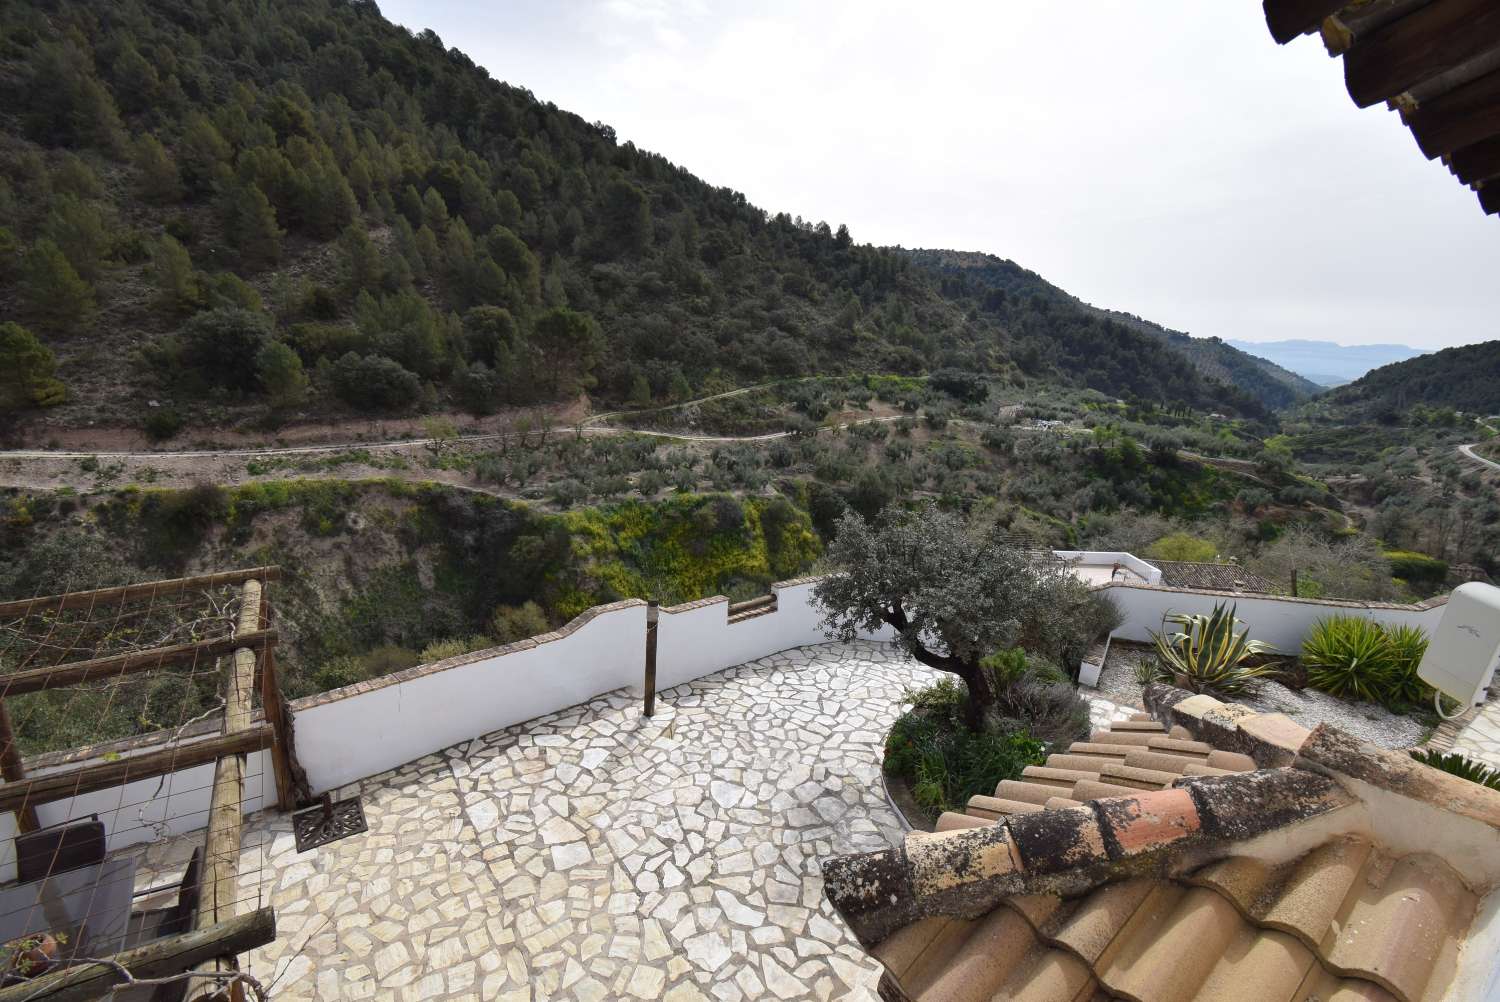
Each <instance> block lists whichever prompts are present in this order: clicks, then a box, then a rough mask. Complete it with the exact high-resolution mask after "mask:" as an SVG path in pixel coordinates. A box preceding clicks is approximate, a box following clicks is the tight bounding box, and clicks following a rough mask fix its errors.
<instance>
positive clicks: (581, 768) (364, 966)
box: [136, 643, 1131, 1002]
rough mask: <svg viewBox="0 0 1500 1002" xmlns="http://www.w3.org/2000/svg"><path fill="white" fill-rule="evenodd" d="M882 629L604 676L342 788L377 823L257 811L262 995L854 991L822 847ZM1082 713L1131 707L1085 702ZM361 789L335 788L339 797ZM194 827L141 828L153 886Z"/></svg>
mask: <svg viewBox="0 0 1500 1002" xmlns="http://www.w3.org/2000/svg"><path fill="white" fill-rule="evenodd" d="M935 677H937V673H936V672H933V671H930V670H929V669H926V668H923V667H921V666H919V665H917V664H916V663H915V662H913V661H911V660H909V659H907V658H906V657H904V656H903V655H901V654H899V653H897V652H896V651H894V650H893V649H892V648H890V647H889V646H887V645H883V644H875V643H856V644H851V645H842V644H823V645H818V646H814V647H805V648H798V649H795V650H790V651H785V652H783V653H781V654H776V655H772V656H770V657H767V658H762V659H761V660H759V661H755V662H751V663H750V664H746V665H741V666H739V667H737V668H732V669H728V670H726V671H723V672H719V673H716V674H714V675H710V676H708V677H706V678H703V679H700V680H698V681H695V682H692V683H689V684H687V685H683V686H679V687H677V688H675V689H671V690H667V691H665V692H663V693H661V694H660V697H659V699H658V702H657V713H656V716H655V717H654V718H652V719H649V720H648V719H645V718H644V717H643V716H642V715H641V712H640V706H639V701H638V699H636V698H632V697H631V696H630V694H628V693H626V692H616V693H610V694H608V695H605V696H602V697H599V698H597V699H594V700H591V701H590V702H588V703H586V704H583V705H580V706H576V707H572V708H570V709H567V710H564V711H561V712H558V713H554V714H550V715H548V716H545V717H541V718H539V719H537V720H533V721H529V722H527V723H525V724H522V725H519V726H517V727H512V728H508V729H506V730H503V731H499V732H496V733H494V734H490V735H487V736H484V737H481V738H478V739H475V740H473V741H471V742H469V743H467V744H465V745H461V746H457V747H454V748H449V749H447V750H445V751H443V752H440V753H437V754H434V755H429V756H427V757H426V758H423V759H420V760H418V761H417V762H414V763H411V764H410V765H407V766H404V767H402V768H400V769H396V770H394V771H391V772H387V773H382V774H380V775H377V776H373V777H370V778H369V779H366V780H364V781H362V782H361V783H359V784H358V789H357V792H359V793H360V794H361V795H362V796H363V798H364V809H365V814H366V816H367V818H368V821H369V829H370V830H369V832H368V833H366V834H364V835H357V836H353V837H351V838H348V839H345V840H343V841H340V842H336V843H333V844H332V845H328V846H325V847H323V848H321V849H317V850H314V851H311V852H308V853H304V854H300V855H299V854H298V853H296V851H295V847H294V846H293V841H292V836H291V831H290V822H289V820H288V818H287V817H285V816H281V815H277V814H276V813H274V812H266V813H264V814H260V815H256V816H255V817H253V818H251V819H249V821H248V822H247V828H246V833H245V845H246V847H247V849H246V853H245V857H244V862H243V864H242V869H243V870H244V871H245V875H244V876H243V877H242V883H243V884H244V891H245V896H246V902H247V903H246V907H249V906H250V905H251V904H253V903H254V899H255V898H256V897H257V895H263V896H264V897H265V898H266V899H269V900H270V902H271V903H273V904H274V905H275V906H276V911H277V926H278V938H277V941H276V942H275V943H274V944H272V945H271V946H270V947H268V948H266V949H263V950H258V951H255V952H254V953H253V954H252V955H251V957H250V961H249V971H250V973H252V974H254V975H255V976H257V977H258V978H260V979H261V980H262V981H263V982H264V983H267V984H268V985H271V986H273V987H272V994H273V996H274V997H275V998H277V999H311V998H316V999H324V1000H328V999H351V1000H357V999H423V1000H428V999H432V1000H456V999H484V1000H487V1002H490V1000H500V1002H513V1000H525V1002H544V1000H557V999H578V1000H584V1002H597V1000H603V999H633V998H638V999H665V1000H669V1002H691V1000H708V999H717V1000H721V1002H739V1000H741V999H745V1000H753V999H781V1000H793V999H797V1000H801V999H815V1000H819V1002H827V1000H829V999H858V1000H866V1002H874V1000H875V999H876V995H875V983H876V980H877V979H878V976H879V971H878V968H877V967H876V966H875V965H874V963H873V962H872V961H871V960H869V959H868V958H867V957H866V956H865V954H864V953H863V951H862V950H860V949H859V947H858V945H857V944H856V942H855V941H854V939H853V937H852V936H851V935H850V934H849V933H848V932H847V930H846V929H845V928H844V926H843V924H842V923H841V922H839V921H838V920H837V918H836V917H835V916H834V915H833V914H832V911H831V910H830V908H829V907H828V905H827V903H826V902H825V901H824V899H823V893H822V878H821V876H820V870H819V860H820V859H822V858H825V857H827V856H830V855H834V854H838V853H847V852H857V851H864V850H870V849H878V848H882V847H884V846H886V845H888V844H891V843H893V842H895V841H897V840H899V839H900V837H901V834H902V829H901V825H900V821H899V819H898V818H897V816H896V814H895V812H894V811H892V810H891V808H890V807H889V805H888V803H887V801H886V799H885V794H884V787H883V785H882V782H881V778H880V758H881V747H882V744H883V742H884V736H885V731H886V729H887V728H888V727H889V725H890V723H891V721H893V720H894V719H895V717H896V716H897V714H898V713H899V712H900V709H901V697H902V693H903V692H904V691H905V690H906V689H907V688H908V687H911V686H917V685H925V684H927V683H929V682H931V681H932V680H933V679H934V678H935ZM1092 702H1093V707H1092V714H1091V715H1092V716H1093V718H1094V722H1095V724H1096V725H1101V724H1103V723H1104V722H1105V721H1107V720H1109V719H1119V718H1122V717H1124V716H1127V715H1128V714H1129V712H1131V711H1129V710H1127V709H1122V708H1120V707H1116V706H1114V705H1113V704H1111V703H1108V702H1106V701H1103V700H1093V701H1092ZM353 792H355V788H350V789H348V790H345V791H340V794H339V795H340V796H343V795H348V794H350V793H353ZM200 841H201V839H198V840H195V838H194V837H191V836H190V837H186V838H183V839H177V840H174V841H171V842H164V843H158V844H155V845H152V846H150V847H142V848H140V849H138V850H136V852H137V853H138V854H139V855H141V856H142V857H143V858H142V867H141V875H140V878H139V880H140V882H141V884H142V885H143V886H146V885H151V884H155V883H160V882H161V879H162V875H163V874H169V873H171V871H172V870H173V869H174V868H175V870H176V874H174V875H180V867H181V865H182V861H183V860H185V858H186V856H187V853H189V852H191V849H192V846H193V845H194V844H199V842H200Z"/></svg>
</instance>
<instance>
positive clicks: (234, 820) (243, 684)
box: [191, 579, 261, 1002]
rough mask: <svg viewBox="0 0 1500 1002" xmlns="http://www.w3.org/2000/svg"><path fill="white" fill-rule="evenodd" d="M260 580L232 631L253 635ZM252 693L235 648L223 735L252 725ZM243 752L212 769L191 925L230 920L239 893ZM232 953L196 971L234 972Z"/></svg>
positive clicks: (207, 989) (246, 595)
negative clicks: (200, 879) (199, 885)
mask: <svg viewBox="0 0 1500 1002" xmlns="http://www.w3.org/2000/svg"><path fill="white" fill-rule="evenodd" d="M260 596H261V587H260V582H259V581H256V580H253V579H252V580H249V581H246V582H245V584H244V587H243V588H242V589H241V592H240V613H239V621H238V624H237V626H236V629H235V633H236V635H244V634H248V633H254V632H255V631H256V629H257V628H258V627H259V626H260V614H261V608H260ZM254 692H255V652H254V651H253V650H251V649H250V648H248V647H242V648H239V649H238V650H236V651H235V652H234V661H233V664H232V665H231V666H230V670H229V677H228V680H227V682H226V691H225V694H224V735H225V736H226V737H228V736H230V735H233V734H237V733H239V732H240V731H247V730H250V728H251V711H252V702H253V696H254ZM246 761H247V758H246V756H245V755H243V754H238V755H226V756H224V757H223V758H221V759H219V762H218V765H216V766H215V767H214V788H213V796H212V799H211V800H210V801H209V809H208V837H207V839H206V841H205V843H204V847H203V884H202V887H203V894H202V897H201V898H200V899H199V903H198V914H197V916H196V917H195V919H194V922H193V928H195V929H206V928H208V927H210V926H214V925H218V924H220V923H223V922H227V921H229V920H230V919H232V918H234V915H235V901H236V899H237V898H238V896H239V869H240V837H241V834H242V830H243V828H244V810H245V808H244V801H245V765H246ZM236 968H237V961H236V959H235V958H234V957H233V956H224V957H216V958H214V959H213V960H210V961H208V962H206V963H204V964H201V965H199V967H198V970H200V971H204V972H209V971H217V972H233V971H234V970H236ZM216 994H219V986H218V985H216V984H214V983H213V982H206V983H204V984H200V985H195V986H194V989H193V991H192V993H191V997H192V998H210V997H213V996H214V995H216ZM232 995H233V997H234V998H235V999H236V1002H238V1000H241V999H243V997H244V990H243V988H242V987H241V986H239V985H235V991H234V992H233V993H232Z"/></svg>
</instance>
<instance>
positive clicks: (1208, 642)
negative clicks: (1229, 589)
mask: <svg viewBox="0 0 1500 1002" xmlns="http://www.w3.org/2000/svg"><path fill="white" fill-rule="evenodd" d="M1236 608H1237V607H1236V606H1228V607H1225V606H1224V605H1223V604H1222V603H1220V604H1218V605H1215V606H1214V611H1213V612H1211V613H1201V612H1198V613H1186V612H1179V613H1171V614H1169V615H1167V616H1164V617H1163V618H1162V625H1163V627H1165V626H1166V624H1168V623H1170V624H1172V625H1174V626H1176V627H1178V629H1177V632H1175V633H1170V634H1169V633H1166V632H1165V630H1164V631H1163V632H1162V633H1157V632H1155V631H1152V633H1151V639H1152V640H1153V641H1154V642H1155V643H1156V657H1157V665H1156V677H1157V679H1158V680H1159V681H1162V682H1168V683H1170V684H1172V685H1175V686H1177V687H1178V688H1179V689H1187V690H1189V691H1191V692H1206V693H1212V694H1214V695H1221V696H1235V695H1238V694H1240V693H1242V692H1244V691H1246V690H1247V689H1249V688H1250V687H1251V686H1252V685H1253V684H1254V683H1255V681H1256V680H1257V679H1261V678H1264V677H1266V676H1267V675H1273V674H1275V672H1276V667H1277V666H1276V664H1275V663H1269V662H1268V663H1262V664H1249V663H1248V662H1249V661H1250V659H1251V658H1254V657H1258V656H1260V655H1263V654H1271V653H1275V651H1274V650H1273V649H1272V647H1271V646H1270V645H1269V644H1266V643H1263V642H1261V641H1259V640H1251V639H1250V634H1249V631H1248V630H1241V629H1240V627H1243V626H1244V625H1245V624H1244V623H1241V622H1240V621H1239V620H1238V619H1236V618H1235V615H1234V613H1235V609H1236Z"/></svg>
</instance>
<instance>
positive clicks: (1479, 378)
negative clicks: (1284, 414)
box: [1316, 341, 1500, 424]
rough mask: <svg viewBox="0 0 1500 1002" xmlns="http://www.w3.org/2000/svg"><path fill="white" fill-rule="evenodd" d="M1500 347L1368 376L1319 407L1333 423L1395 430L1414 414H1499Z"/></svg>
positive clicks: (1473, 347)
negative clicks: (1416, 411)
mask: <svg viewBox="0 0 1500 1002" xmlns="http://www.w3.org/2000/svg"><path fill="white" fill-rule="evenodd" d="M1497 377H1500V341H1485V342H1483V343H1481V344H1467V345H1462V346H1460V347H1457V348H1444V349H1443V350H1442V351H1438V352H1434V353H1432V354H1431V355H1422V356H1419V357H1417V358H1412V359H1408V360H1406V361H1404V362H1393V363H1391V364H1390V365H1383V366H1381V367H1380V368H1378V369H1375V370H1373V371H1371V372H1368V373H1366V374H1365V375H1363V376H1361V377H1360V378H1359V379H1356V380H1355V381H1354V382H1352V383H1349V384H1348V385H1345V386H1340V387H1339V388H1338V389H1336V390H1334V391H1332V392H1331V393H1329V394H1328V396H1327V397H1326V398H1324V399H1323V400H1321V401H1319V406H1318V407H1317V408H1316V410H1317V411H1318V412H1320V413H1321V414H1323V415H1326V416H1327V417H1328V418H1329V419H1331V420H1335V421H1356V420H1366V421H1379V422H1381V423H1385V424H1393V423H1396V422H1397V421H1399V420H1400V418H1401V416H1402V415H1404V414H1406V413H1407V412H1408V411H1410V410H1411V409H1412V408H1415V407H1426V408H1449V409H1452V410H1457V411H1464V412H1466V413H1468V414H1479V415H1490V414H1500V378H1497Z"/></svg>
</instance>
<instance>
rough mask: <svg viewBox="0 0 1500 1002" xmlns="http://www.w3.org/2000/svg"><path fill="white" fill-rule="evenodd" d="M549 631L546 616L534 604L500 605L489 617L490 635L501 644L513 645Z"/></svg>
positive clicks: (539, 607)
mask: <svg viewBox="0 0 1500 1002" xmlns="http://www.w3.org/2000/svg"><path fill="white" fill-rule="evenodd" d="M549 629H551V627H550V626H549V625H548V623H547V614H546V613H545V612H543V611H542V607H541V606H539V605H537V604H536V603H535V602H527V603H525V604H524V605H502V606H500V607H499V608H498V609H496V610H495V613H494V615H493V616H491V617H490V633H491V634H492V635H493V636H494V638H495V639H496V640H497V641H498V642H500V643H502V644H513V643H515V642H516V641H517V640H525V639H527V638H528V637H534V636H537V635H538V634H541V633H546V632H547V631H548V630H549Z"/></svg>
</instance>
